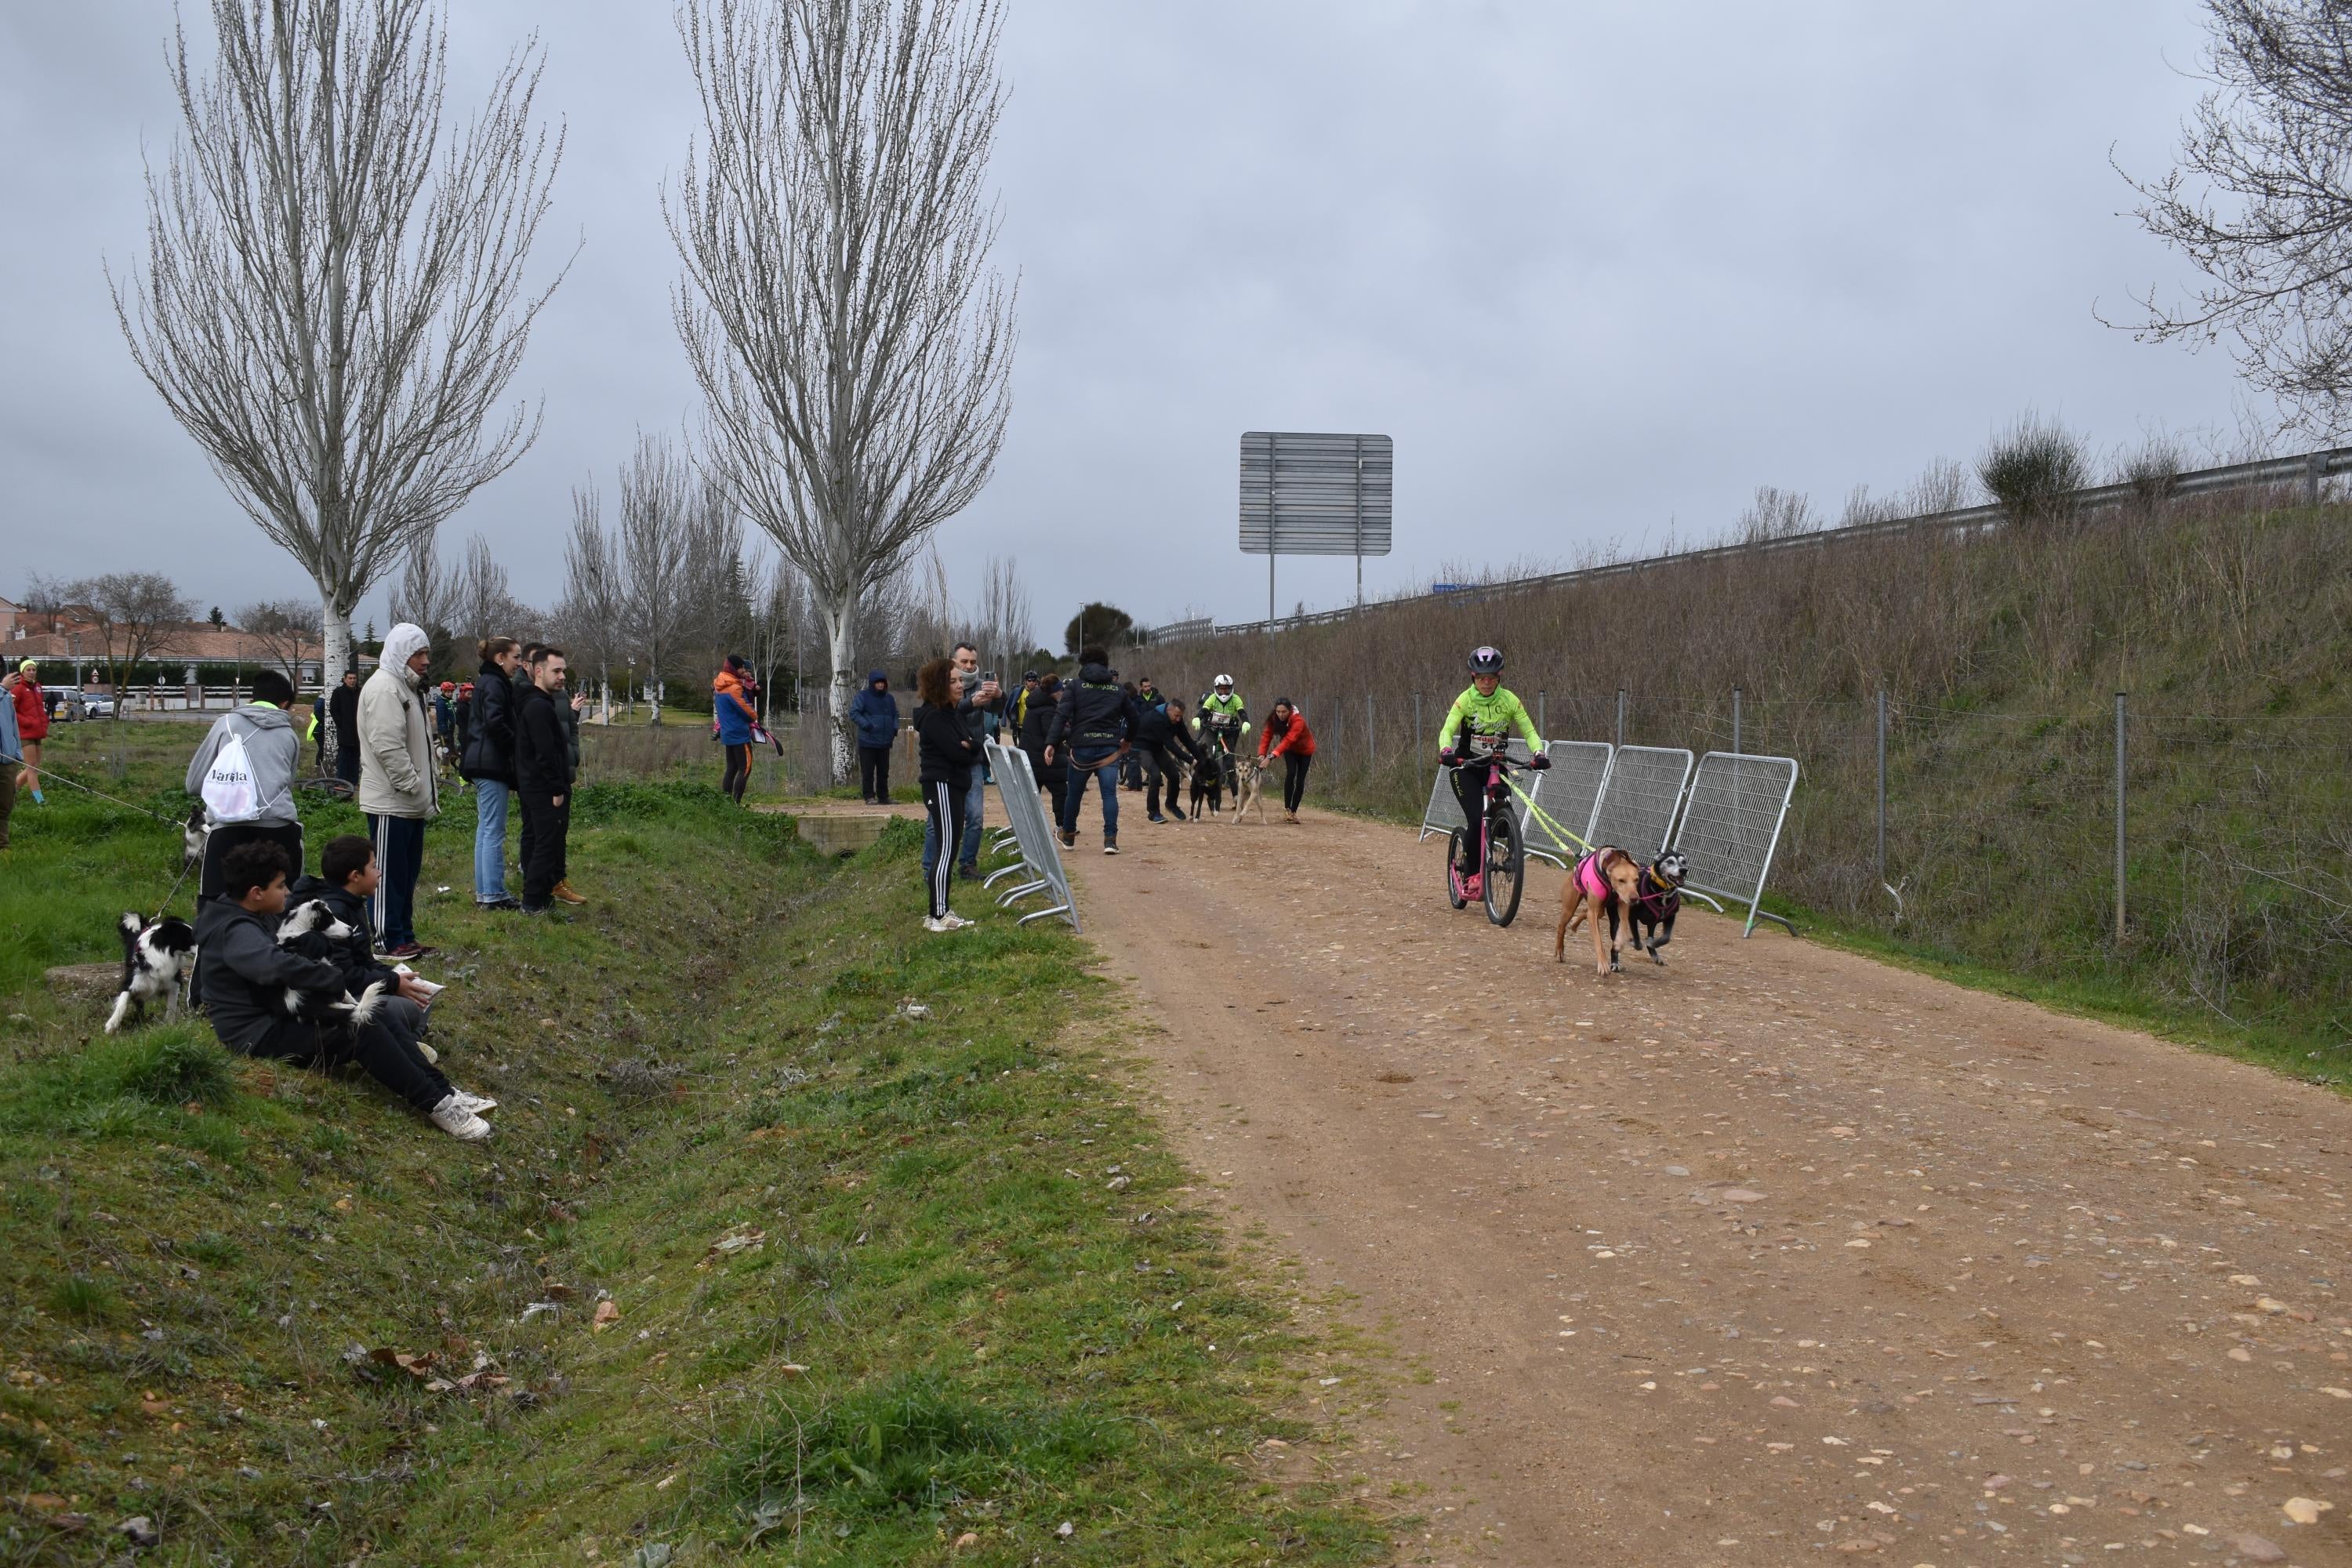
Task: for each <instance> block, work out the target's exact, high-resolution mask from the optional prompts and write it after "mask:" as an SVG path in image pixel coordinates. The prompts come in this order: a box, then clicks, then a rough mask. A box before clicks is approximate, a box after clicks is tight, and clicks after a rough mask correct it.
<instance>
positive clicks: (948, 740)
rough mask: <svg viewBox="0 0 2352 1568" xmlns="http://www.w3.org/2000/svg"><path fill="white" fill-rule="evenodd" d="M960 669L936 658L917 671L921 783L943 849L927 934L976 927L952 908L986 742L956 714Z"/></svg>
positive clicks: (934, 869)
mask: <svg viewBox="0 0 2352 1568" xmlns="http://www.w3.org/2000/svg"><path fill="white" fill-rule="evenodd" d="M954 669H955V667H954V666H953V665H952V664H950V663H949V662H948V661H947V660H946V659H944V658H935V659H932V660H931V661H930V662H929V663H928V664H926V665H924V666H923V668H921V669H919V670H918V671H916V673H915V695H916V697H917V698H918V699H919V700H918V701H917V702H916V704H915V712H914V716H913V719H912V721H911V722H912V724H913V726H914V731H915V740H916V756H917V760H918V762H919V764H920V771H919V773H917V774H916V779H917V781H918V782H919V784H921V785H922V789H923V809H924V810H925V811H927V812H929V814H930V818H931V829H932V831H933V832H934V833H935V834H936V835H937V836H938V843H939V844H940V858H939V859H938V860H937V861H936V862H935V863H934V864H933V865H932V867H931V875H930V913H929V916H928V917H927V918H926V919H925V920H924V921H923V929H924V930H926V931H954V930H956V929H957V928H958V927H960V926H967V925H970V924H971V921H967V920H965V919H964V918H963V917H962V916H961V915H959V914H957V913H956V912H955V911H954V910H950V909H949V908H948V884H949V881H950V879H951V878H952V877H953V876H954V875H955V856H954V855H953V854H951V853H950V848H951V847H953V846H955V845H957V844H960V843H961V842H962V841H963V822H964V797H965V796H966V795H968V794H969V793H970V792H971V769H972V764H973V763H976V762H978V761H979V760H980V743H979V742H976V741H974V740H973V739H972V738H971V731H969V730H967V729H965V728H964V722H963V720H962V718H961V716H959V715H958V714H957V712H956V695H957V694H956V689H955V686H954V684H953V682H952V676H953V672H954Z"/></svg>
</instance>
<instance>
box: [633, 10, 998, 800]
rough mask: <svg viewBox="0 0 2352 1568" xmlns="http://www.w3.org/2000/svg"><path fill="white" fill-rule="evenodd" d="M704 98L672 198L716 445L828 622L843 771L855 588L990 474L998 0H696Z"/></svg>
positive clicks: (729, 476) (882, 575) (718, 458)
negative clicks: (962, 1)
mask: <svg viewBox="0 0 2352 1568" xmlns="http://www.w3.org/2000/svg"><path fill="white" fill-rule="evenodd" d="M677 19H678V33H679V37H680V38H681V40H682V42H683V43H684V45H685V47H686V54H687V58H688V65H689V67H690V68H691V69H692V71H693V73H694V79H695V85H696V88H697V89H698V91H699V93H700V96H701V100H702V112H703V130H704V139H703V143H702V145H701V146H699V147H698V148H696V149H694V150H692V151H690V152H689V153H688V163H687V166H686V170H685V173H684V174H683V176H682V178H681V179H680V181H679V182H678V184H677V189H676V191H675V193H674V194H673V193H670V192H665V194H664V198H663V210H664V214H665V216H666V217H667V220H668V224H669V229H670V235H671V237H672V238H673V240H675V242H676V243H677V249H678V255H679V257H680V258H682V259H683V262H684V264H685V271H686V279H685V282H684V284H683V285H682V286H681V287H680V288H679V289H678V290H677V293H676V295H675V296H674V299H673V314H674V316H675V318H676V320H677V330H678V335H679V337H680V338H681V340H683V342H684V343H685V345H686V351H687V357H688V360H689V361H691V362H692V363H693V366H694V373H695V378H696V380H697V382H698V384H700V386H701V388H702V393H703V397H704V399H705V402H706V405H707V406H708V411H709V412H708V416H709V426H710V432H711V436H710V439H711V445H712V448H713V450H712V453H711V457H712V459H713V466H714V468H715V469H716V471H718V472H719V474H721V475H722V476H723V477H724V479H725V482H726V483H727V485H728V487H729V489H730V491H731V492H732V493H733V495H734V497H735V498H736V500H737V501H738V502H739V504H740V508H741V510H742V511H743V512H745V513H746V514H747V515H749V516H750V517H751V520H752V521H755V522H757V523H758V524H759V525H760V527H761V528H762V529H764V530H765V531H767V532H768V534H769V535H770V537H772V538H773V539H774V540H775V542H776V544H777V546H778V548H779V549H781V550H782V552H783V553H784V556H785V558H786V559H788V560H789V561H791V562H792V563H793V566H795V567H796V568H798V570H799V571H800V573H801V574H802V575H803V577H804V578H805V579H806V580H807V583H808V585H809V588H810V590H811V592H812V593H813V595H814V598H815V602H816V606H817V611H818V614H819V615H820V616H821V617H822V618H823V620H824V630H825V640H826V643H827V647H828V653H829V657H830V661H831V666H832V681H831V689H832V697H833V700H832V702H831V704H830V710H831V712H832V713H833V714H834V715H835V732H834V734H833V738H832V741H833V758H832V766H833V772H834V776H835V779H836V780H840V779H845V778H847V777H848V773H849V765H850V759H851V751H850V737H849V731H848V728H847V720H846V714H847V712H848V707H849V699H850V696H851V694H852V691H853V689H854V688H855V686H856V669H855V653H856V644H857V634H858V626H857V624H856V617H857V609H858V606H859V604H860V602H861V600H862V599H863V598H864V596H865V595H866V592H867V591H868V590H869V589H870V588H872V587H873V586H874V585H875V584H877V582H879V581H881V580H884V579H887V577H888V576H889V575H890V574H892V573H894V572H896V571H898V569H899V568H900V567H902V566H903V565H905V564H906V563H907V562H908V560H909V559H910V558H911V557H912V555H913V554H914V552H916V551H917V550H918V549H919V547H920V546H921V544H922V542H923V541H924V540H925V539H926V538H927V537H928V536H929V534H930V532H931V531H932V530H934V529H936V528H938V527H939V526H940V523H942V522H944V521H946V520H947V519H949V518H950V517H952V516H954V515H955V514H956V513H957V512H958V511H960V510H962V509H963V508H964V507H965V506H966V505H967V504H969V503H970V501H971V499H972V498H973V497H974V496H976V495H978V494H979V493H980V489H981V487H982V485H984V484H985V483H986V482H987V480H988V476H989V473H990V470H991V469H992V468H993V466H994V464H995V460H996V454H997V450H998V448H999V447H1000V446H1001V445H1002V444H1003V436H1004V424H1005V418H1006V416H1007V415H1008V413H1009V412H1010V409H1011V372H1012V364H1013V338H1014V329H1013V304H1014V300H1013V293H1012V291H1011V290H1009V289H1007V288H1006V287H1005V285H1004V283H1003V279H1001V278H1000V277H999V276H998V275H997V274H996V273H995V272H994V271H993V270H992V269H991V268H989V266H988V254H989V250H990V248H991V247H992V244H993V243H994V240H995V237H996V229H997V215H996V210H995V208H994V206H993V205H992V204H991V203H989V202H988V201H987V200H985V199H984V195H983V191H982V181H983V178H984V176H985V174H986V168H987V162H988V153H989V148H990V144H991V142H992V140H993V138H994V135H995V131H996V122H997V117H998V115H999V113H1000V112H1001V110H1002V109H1003V88H1002V86H1001V85H1000V83H999V82H998V79H997V75H996V47H997V39H998V35H999V33H1000V31H1001V30H1002V26H1003V7H1002V5H1000V4H999V3H998V0H973V4H971V5H970V6H969V7H968V8H967V7H965V6H962V5H958V4H957V3H956V0H681V4H680V5H679V8H678V13H677Z"/></svg>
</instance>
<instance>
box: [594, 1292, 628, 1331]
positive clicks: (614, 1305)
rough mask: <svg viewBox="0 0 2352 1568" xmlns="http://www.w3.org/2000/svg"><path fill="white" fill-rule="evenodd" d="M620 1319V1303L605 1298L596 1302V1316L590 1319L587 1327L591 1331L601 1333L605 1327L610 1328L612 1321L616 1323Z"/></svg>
mask: <svg viewBox="0 0 2352 1568" xmlns="http://www.w3.org/2000/svg"><path fill="white" fill-rule="evenodd" d="M619 1321H621V1306H620V1303H619V1302H617V1301H614V1300H603V1301H599V1302H597V1303H596V1316H595V1318H594V1319H593V1321H591V1323H590V1324H589V1327H590V1329H591V1330H592V1331H593V1332H596V1333H600V1334H601V1333H603V1332H604V1331H605V1330H606V1329H609V1328H611V1327H612V1326H613V1325H614V1323H617V1322H619Z"/></svg>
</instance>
